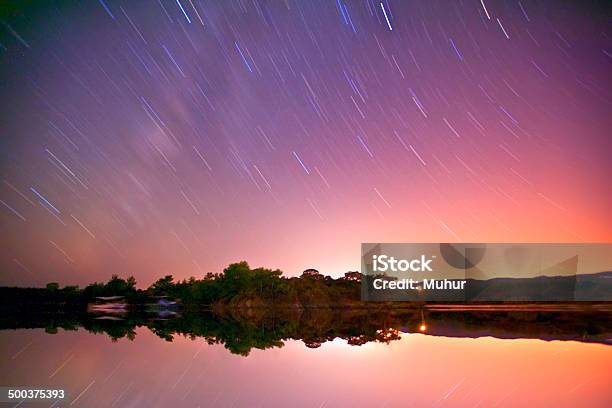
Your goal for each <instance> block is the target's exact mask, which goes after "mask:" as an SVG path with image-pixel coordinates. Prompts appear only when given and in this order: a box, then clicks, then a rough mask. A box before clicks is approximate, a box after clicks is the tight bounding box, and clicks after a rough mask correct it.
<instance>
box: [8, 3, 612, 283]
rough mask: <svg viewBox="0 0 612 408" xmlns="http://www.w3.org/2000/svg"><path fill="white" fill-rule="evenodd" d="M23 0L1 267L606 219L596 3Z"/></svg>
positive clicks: (78, 273)
mask: <svg viewBox="0 0 612 408" xmlns="http://www.w3.org/2000/svg"><path fill="white" fill-rule="evenodd" d="M33 3H35V5H30V6H23V7H22V8H18V9H11V8H6V9H5V10H3V11H2V14H1V15H2V18H1V21H0V97H1V100H2V108H1V109H0V179H1V180H0V200H1V201H0V228H1V235H0V245H1V247H0V270H1V272H0V284H3V285H6V284H19V285H34V284H36V285H40V284H44V283H45V282H49V281H58V282H60V283H61V284H85V283H89V282H92V281H94V280H106V279H108V278H109V277H110V275H111V274H113V273H116V274H119V275H121V276H127V275H134V276H135V277H136V278H137V280H138V281H139V282H140V283H141V284H143V285H146V284H149V283H151V282H152V281H153V280H155V279H156V278H158V277H160V276H163V275H165V274H173V275H174V276H175V277H178V278H185V277H188V276H192V275H193V276H201V275H202V274H204V273H206V272H208V271H213V272H219V271H221V269H222V268H223V267H224V266H226V265H227V264H228V263H230V262H235V261H240V260H247V261H248V262H249V263H250V264H251V265H252V266H267V267H273V268H280V269H282V270H283V271H284V272H285V273H286V274H287V275H296V274H299V273H301V271H302V270H303V269H306V268H309V267H314V268H317V269H319V270H320V271H321V272H323V273H326V274H331V275H334V276H338V275H340V274H342V273H344V272H345V271H347V270H350V269H352V270H355V269H358V266H359V262H360V253H359V251H360V243H361V242H429V241H433V242H440V241H467V242H591V241H608V242H609V241H612V213H611V211H610V209H611V208H612V182H611V180H612V161H611V160H610V157H611V156H612V136H611V129H612V104H611V102H612V75H611V73H612V30H611V26H610V21H611V13H610V9H609V8H606V6H605V5H602V4H605V2H604V3H592V4H591V3H589V2H565V1H564V2H537V3H535V2H532V1H521V2H518V1H507V2H497V1H490V0H486V1H484V2H481V1H480V0H473V1H458V2H452V1H440V2H435V1H423V2H408V1H402V2H399V1H387V0H385V1H383V2H382V3H381V2H379V1H367V0H364V1H346V0H338V1H336V2H334V1H325V2H320V1H299V2H296V1H271V2H262V1H257V0H253V1H239V2H234V1H232V2H230V1H218V2H203V1H199V0H175V1H161V0H158V1H157V0H151V1H142V2H138V1H121V2H120V1H111V0H104V1H103V0H99V1H87V2H60V3H51V2H33Z"/></svg>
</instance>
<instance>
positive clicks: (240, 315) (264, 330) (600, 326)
mask: <svg viewBox="0 0 612 408" xmlns="http://www.w3.org/2000/svg"><path fill="white" fill-rule="evenodd" d="M139 327H146V328H147V329H148V330H150V331H151V332H152V333H154V334H155V335H156V336H158V337H160V338H162V339H164V340H166V341H169V342H172V341H173V340H174V339H175V338H176V337H179V336H181V337H186V338H189V339H192V340H195V339H197V338H201V339H203V340H205V341H206V342H207V343H208V344H220V345H223V346H224V347H225V348H226V349H227V350H229V351H230V352H231V353H233V354H238V355H242V356H248V355H249V353H250V352H251V350H252V349H259V350H265V349H269V348H276V347H282V346H283V345H284V342H286V341H287V340H299V341H302V342H303V344H304V345H305V346H306V347H308V348H318V347H321V345H322V344H324V343H326V342H331V341H333V340H335V339H342V340H344V341H346V344H348V345H351V346H361V345H364V344H366V343H370V342H376V343H385V344H389V343H391V342H393V341H397V340H399V339H400V338H401V337H402V334H404V333H423V334H427V335H431V336H444V337H466V338H478V337H488V336H491V337H497V338H505V339H518V338H533V339H542V340H576V341H580V342H593V343H601V344H608V345H609V344H612V313H610V312H609V311H606V310H603V311H602V310H593V309H584V308H581V309H579V310H567V308H566V307H555V308H553V309H551V308H550V306H540V305H518V306H515V307H504V308H500V307H495V306H483V307H476V310H465V307H458V306H452V305H446V306H445V305H438V306H434V307H431V308H429V309H428V308H421V309H384V308H380V309H368V308H364V309H306V310H301V309H300V310H295V309H282V310H268V309H252V308H251V309H232V310H229V311H223V312H222V313H219V312H217V313H213V312H212V311H210V310H208V311H206V310H198V311H194V310H191V311H182V312H179V313H176V312H172V313H165V311H157V312H156V313H145V312H142V313H112V314H109V313H74V314H70V313H31V314H19V315H18V316H17V315H15V316H3V317H2V318H1V319H0V329H19V328H44V329H45V331H46V333H49V334H53V333H57V332H58V331H59V330H67V331H71V330H77V329H79V328H83V329H85V330H86V331H88V332H91V333H103V334H105V335H107V336H108V337H110V338H111V339H112V340H113V341H117V340H119V339H129V340H134V338H135V337H136V329H137V328H139Z"/></svg>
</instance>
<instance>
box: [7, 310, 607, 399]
mask: <svg viewBox="0 0 612 408" xmlns="http://www.w3.org/2000/svg"><path fill="white" fill-rule="evenodd" d="M421 315H422V316H423V314H421ZM424 316H425V317H426V319H427V327H426V326H425V325H424V324H423V325H419V326H418V327H411V326H410V325H411V323H410V322H409V323H406V324H408V326H409V327H400V328H399V329H391V328H388V329H387V330H388V331H386V332H382V331H381V330H378V331H375V332H369V331H368V330H367V329H364V328H363V327H361V326H359V327H360V328H358V329H356V328H355V327H348V328H347V327H344V328H342V329H336V330H337V331H338V334H332V335H329V336H328V335H326V336H327V337H325V338H323V339H321V338H319V340H317V341H315V340H314V338H313V336H312V334H304V331H303V330H302V331H301V333H302V334H301V335H299V336H298V335H287V336H285V338H283V339H280V340H279V339H277V338H275V337H274V336H272V337H271V339H272V340H270V341H265V340H262V337H261V336H259V335H257V336H256V335H254V334H253V332H249V339H248V343H249V347H248V348H247V349H245V348H239V347H238V346H236V345H234V346H231V347H234V349H232V352H230V351H229V350H228V347H230V346H228V344H229V343H230V342H231V341H232V340H237V341H238V340H239V342H241V341H246V340H244V339H245V338H246V337H247V335H246V334H245V333H246V332H245V329H244V328H243V327H242V326H240V325H239V324H236V323H235V322H233V321H231V320H230V321H229V323H228V322H227V321H225V320H224V323H223V326H222V327H223V328H224V329H223V333H222V334H220V332H219V331H218V329H217V328H216V327H217V326H215V328H214V329H213V328H211V327H208V328H207V329H205V330H208V331H207V333H209V334H210V335H209V336H208V337H206V336H204V337H201V336H199V335H196V334H195V333H196V329H189V330H188V332H187V333H185V332H184V330H183V333H179V330H177V329H176V328H174V327H173V328H172V329H171V330H170V329H168V324H173V323H168V322H172V319H170V320H165V319H164V320H156V322H153V323H151V322H148V323H143V322H136V321H132V323H130V325H131V326H132V327H131V328H130V329H129V330H127V331H126V330H123V331H122V330H119V329H117V328H116V327H115V328H114V329H113V326H114V325H117V324H119V325H121V324H122V322H125V321H126V320H109V319H108V317H106V318H104V319H95V320H88V321H85V322H81V323H80V325H83V326H84V327H86V328H87V330H89V331H86V330H84V328H83V327H81V326H80V325H75V326H73V327H68V328H70V329H75V330H63V329H61V328H59V329H58V328H55V327H51V326H53V324H52V323H48V322H47V323H45V325H46V326H47V329H46V330H47V331H48V332H52V333H53V334H50V333H47V332H46V331H45V329H43V328H35V329H23V328H22V329H17V330H1V331H0V346H1V349H2V353H1V359H0V384H2V385H11V386H36V387H55V388H65V389H66V392H67V393H68V398H67V400H66V401H65V402H62V403H61V404H60V403H57V404H55V405H53V403H52V402H48V403H44V404H42V403H36V404H34V403H31V402H25V403H23V404H22V405H20V406H21V407H25V406H36V407H38V406H54V407H59V406H75V407H316V408H320V407H411V406H412V407H432V406H446V407H516V406H530V407H535V406H554V407H577V406H584V407H587V406H588V407H610V406H612V392H610V390H611V389H612V347H610V345H609V344H610V343H609V342H610V336H609V332H608V326H605V327H604V328H603V329H604V333H603V337H602V335H601V333H599V334H597V335H595V337H593V338H590V339H589V338H587V337H585V340H587V341H576V340H549V339H547V340H543V339H542V338H550V337H551V336H552V337H554V334H555V333H556V332H559V333H558V334H559V336H560V337H563V336H564V334H563V329H560V330H556V329H555V328H554V327H553V326H554V325H551V324H549V323H546V322H544V323H542V324H537V325H535V326H534V325H533V324H527V326H528V327H531V328H530V329H528V330H529V331H530V332H534V329H533V327H541V326H544V329H545V328H546V327H548V332H547V333H549V334H546V335H543V334H542V333H541V332H538V333H539V334H537V335H535V336H534V337H539V338H496V337H491V336H490V335H487V333H485V332H484V331H483V330H484V329H483V328H482V327H479V326H478V327H475V328H474V327H472V326H471V323H470V324H468V323H466V322H471V321H472V318H465V316H464V315H461V316H462V317H461V318H456V317H454V318H451V323H452V322H453V321H454V324H450V325H449V322H448V320H447V319H446V318H444V319H442V318H441V317H440V316H438V318H430V317H429V316H428V315H427V314H426V315H424ZM445 316H446V315H445ZM507 316H515V315H513V314H508V315H507ZM507 316H506V315H504V319H503V321H504V322H507V321H508V319H507ZM534 316H535V315H529V316H527V317H525V316H522V315H521V317H520V319H521V320H524V321H533V320H534V319H535V320H538V319H539V320H541V314H540V315H537V316H536V317H535V318H534ZM538 316H539V317H538ZM603 316H606V317H605V319H603V320H604V321H607V319H609V315H607V314H604V315H603ZM120 318H121V319H123V317H120ZM313 319H314V320H313V321H316V322H320V320H321V318H320V317H314V318H313ZM555 319H557V320H558V321H561V320H562V319H561V318H555ZM563 319H565V317H564V318H563ZM515 320H516V319H514V321H515ZM496 321H501V320H499V319H497V318H496ZM96 322H97V324H99V325H100V326H92V325H93V324H94V323H96ZM189 322H190V323H189V324H190V325H191V327H196V323H194V322H193V321H192V320H190V321H189ZM310 323H312V322H310ZM443 323H444V324H446V326H445V327H447V328H446V329H443V330H442V333H441V334H436V335H432V334H431V333H432V332H433V333H435V329H436V327H435V326H436V325H438V326H442V325H443ZM37 324H38V323H37ZM37 324H30V326H36V325H37ZM276 324H278V322H277V323H276ZM318 324H319V326H316V325H314V326H313V327H315V326H316V327H323V326H325V324H328V323H318ZM334 324H335V325H338V324H339V323H338V322H335V323H334ZM402 324H403V323H402ZM301 325H303V323H301V322H300V327H301ZM18 326H19V325H18ZM22 326H23V324H22ZM160 327H166V328H167V329H168V330H169V332H172V333H173V334H172V336H171V337H172V341H168V340H167V337H168V333H167V332H166V333H164V332H163V330H162V329H160ZM219 327H221V326H219ZM233 327H236V331H235V332H232V330H233V329H232V328H233ZM325 327H326V329H325V332H326V333H330V331H329V330H330V329H329V326H325ZM448 327H453V328H452V329H448ZM559 327H561V326H559ZM260 329H262V330H264V331H265V332H266V333H270V329H269V328H268V326H265V325H263V326H261V327H260ZM419 329H421V330H423V331H424V333H420V332H419ZM113 330H115V336H116V337H119V338H117V339H115V340H112V339H111V337H110V334H109V333H111V332H113ZM198 330H199V331H202V330H204V329H198ZM279 330H280V329H279ZM292 330H295V329H292ZM96 331H97V332H98V333H97V334H94V332H96ZM189 331H190V332H189ZM408 331H412V332H408ZM512 331H513V330H510V331H507V332H506V334H507V335H508V336H509V337H512ZM536 331H537V330H536ZM595 331H597V330H595ZM154 332H157V334H155V333H154ZM349 332H350V333H352V334H350V335H347V334H346V333H349ZM599 332H601V330H599ZM104 333H106V334H104ZM117 333H119V334H117ZM126 333H127V334H126ZM211 333H212V334H211ZM257 333H259V332H257ZM364 333H366V334H365V335H364ZM367 333H374V334H372V336H370V334H367ZM453 333H456V334H457V336H455V335H453ZM551 333H552V334H551ZM258 336H259V337H258ZM364 336H365V337H364ZM508 336H501V337H508ZM128 337H131V338H132V340H129V339H128ZM164 337H165V338H164ZM190 337H192V338H190ZM234 337H235V338H236V339H234ZM291 337H298V338H297V339H293V338H291ZM301 337H304V338H302V339H300V338H301ZM306 337H307V339H306ZM334 337H335V338H334ZM341 337H343V338H341ZM498 337H500V336H498ZM332 338H333V339H332ZM355 338H358V339H362V340H363V341H356V340H355ZM219 339H221V340H220V341H219ZM209 343H213V344H209ZM349 343H352V344H349ZM306 344H308V345H309V347H307V346H306ZM353 344H361V345H359V346H357V345H353ZM235 348H239V350H236V349H235ZM236 352H239V353H241V354H242V355H241V354H236ZM28 404H29V405H28ZM2 406H15V404H7V403H5V404H4V405H2Z"/></svg>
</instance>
